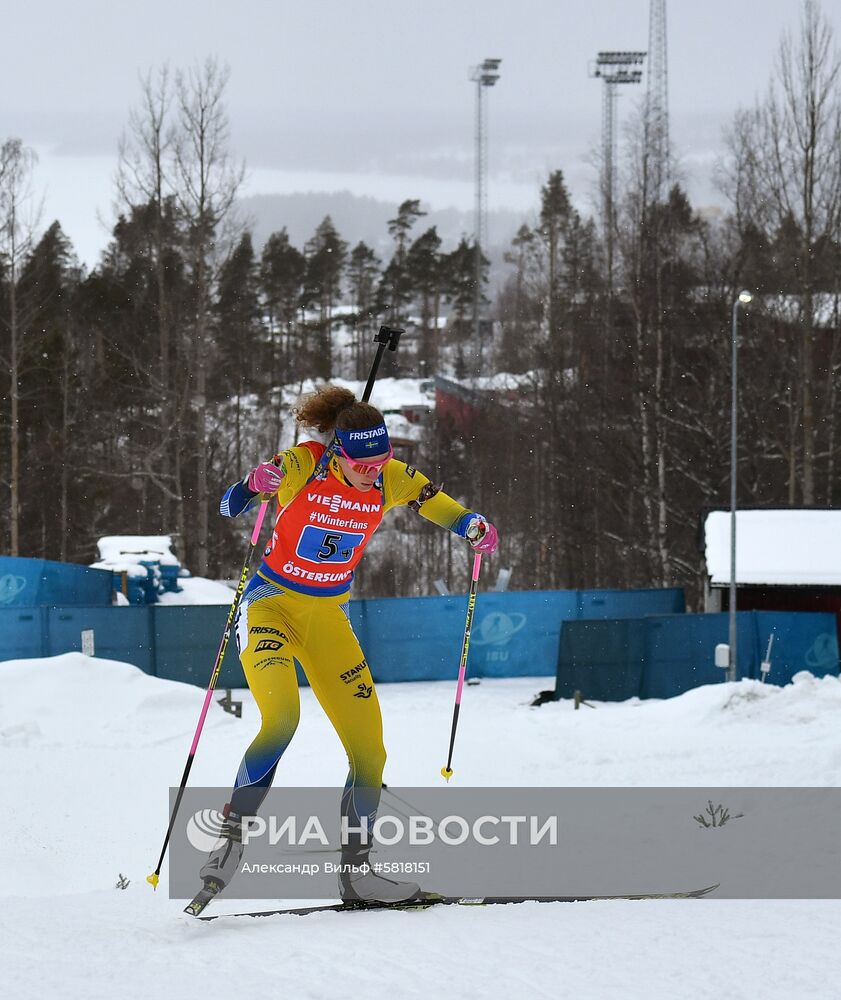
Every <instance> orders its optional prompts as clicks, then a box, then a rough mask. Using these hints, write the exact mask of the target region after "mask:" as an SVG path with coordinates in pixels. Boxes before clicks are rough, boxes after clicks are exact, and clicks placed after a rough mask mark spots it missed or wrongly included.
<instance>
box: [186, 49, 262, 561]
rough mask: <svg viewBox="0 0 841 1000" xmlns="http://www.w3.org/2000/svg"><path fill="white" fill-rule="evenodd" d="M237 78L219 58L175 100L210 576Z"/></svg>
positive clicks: (202, 527) (198, 473) (238, 176)
mask: <svg viewBox="0 0 841 1000" xmlns="http://www.w3.org/2000/svg"><path fill="white" fill-rule="evenodd" d="M228 77H229V71H228V69H227V68H223V67H220V66H219V64H218V63H217V61H216V60H215V59H213V58H209V59H207V60H206V61H205V62H204V64H203V65H202V66H201V67H197V68H194V69H192V70H189V71H188V72H186V73H183V72H178V73H177V74H176V78H175V94H176V101H177V105H178V131H177V141H176V146H175V176H174V185H175V196H176V198H177V201H178V205H179V208H180V211H181V213H182V216H183V219H184V223H185V226H186V236H187V256H188V261H189V267H190V272H191V277H192V282H193V294H194V309H193V316H192V334H193V336H192V354H191V357H190V359H189V366H190V372H189V374H190V379H191V382H192V386H193V393H192V398H193V413H194V417H195V422H196V455H195V480H196V495H195V500H196V506H197V508H198V510H197V515H198V517H197V522H198V523H197V530H196V552H195V564H196V569H197V572H198V573H200V574H205V573H207V568H208V530H209V486H208V468H209V467H208V455H207V446H208V401H207V374H208V363H209V358H210V353H211V342H210V327H211V308H212V298H213V288H214V283H215V280H216V276H217V273H218V267H219V263H220V259H221V257H222V253H221V252H220V246H221V245H222V244H223V243H224V242H225V241H226V238H227V240H230V239H231V235H232V234H231V233H230V232H228V233H226V232H225V226H226V224H231V223H232V208H233V205H234V201H235V199H236V196H237V193H238V191H239V189H240V186H241V185H242V181H243V179H244V175H245V167H244V165H242V164H238V163H235V162H234V160H233V159H232V157H231V154H230V151H229V127H228V116H227V112H226V111H225V105H224V102H223V98H224V94H225V87H226V85H227V82H228Z"/></svg>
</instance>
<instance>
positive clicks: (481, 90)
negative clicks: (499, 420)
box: [470, 59, 502, 370]
mask: <svg viewBox="0 0 841 1000" xmlns="http://www.w3.org/2000/svg"><path fill="white" fill-rule="evenodd" d="M501 62H502V60H501V59H485V61H484V62H483V63H481V64H480V65H479V66H471V67H470V79H471V80H472V81H473V83H475V84H476V128H475V131H476V220H475V241H476V247H475V251H476V279H475V283H476V287H475V288H474V291H473V336H474V338H475V342H476V349H477V351H478V355H479V361H478V364H479V369H480V370H481V364H482V338H481V327H480V323H479V312H480V309H481V304H482V248H483V247H484V245H485V241H486V240H487V236H488V190H487V177H488V129H487V114H488V112H487V99H486V97H485V89H486V88H487V87H493V85H494V84H495V83H496V81H497V80H498V79H499V64H500V63H501Z"/></svg>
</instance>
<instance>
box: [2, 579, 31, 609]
mask: <svg viewBox="0 0 841 1000" xmlns="http://www.w3.org/2000/svg"><path fill="white" fill-rule="evenodd" d="M24 590H26V578H25V577H22V576H14V575H13V574H12V573H6V575H5V576H0V604H11V603H12V601H13V600H14V599H15V598H16V597H17V596H18V595H19V594H20V593H21V592H22V591H24Z"/></svg>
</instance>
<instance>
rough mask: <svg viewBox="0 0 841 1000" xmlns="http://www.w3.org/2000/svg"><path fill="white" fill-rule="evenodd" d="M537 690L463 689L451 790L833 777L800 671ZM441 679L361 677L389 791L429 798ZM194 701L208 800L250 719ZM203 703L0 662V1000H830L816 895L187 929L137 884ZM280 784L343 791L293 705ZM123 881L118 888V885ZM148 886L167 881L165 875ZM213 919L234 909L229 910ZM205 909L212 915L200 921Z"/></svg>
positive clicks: (508, 684) (837, 966)
mask: <svg viewBox="0 0 841 1000" xmlns="http://www.w3.org/2000/svg"><path fill="white" fill-rule="evenodd" d="M543 686H545V679H543V678H535V679H516V680H483V681H482V683H481V685H479V686H475V687H474V686H471V687H469V688H467V689H466V690H465V693H464V700H463V707H462V713H461V718H460V722H459V727H460V728H459V734H458V744H457V747H456V759H455V770H456V779H455V780H454V782H453V783H452V785H451V788H452V791H453V794H454V795H457V789H458V783H461V784H463V785H488V786H490V785H525V784H529V785H534V784H540V785H547V786H556V785H557V786H563V785H576V786H614V785H660V786H666V785H689V786H691V785H701V786H703V785H707V786H709V785H772V786H773V785H777V786H785V785H792V786H814V785H836V784H837V783H838V781H837V775H838V773H839V769H841V735H839V725H838V719H839V717H841V681H839V680H838V679H836V678H824V679H821V680H815V679H813V678H811V677H810V676H808V675H799V676H798V678H797V679H796V682H795V683H794V684H792V685H790V686H789V687H787V688H784V689H779V688H775V687H771V686H762V685H760V684H758V683H756V682H750V681H744V682H740V683H739V684H734V685H727V684H721V685H718V686H715V687H708V688H700V689H697V690H695V691H691V692H689V693H687V694H685V695H683V696H681V697H680V698H675V699H673V700H671V701H667V702H644V703H640V702H628V703H624V704H611V705H598V707H597V708H596V709H595V710H591V709H588V708H582V709H581V710H580V711H577V712H576V711H573V708H572V705H571V704H570V703H569V702H560V703H553V704H547V705H544V706H542V707H540V708H532V707H530V705H529V702H530V700H531V698H532V697H533V696H534V694H535V693H536V692H537V691H538V690H540V688H541V687H543ZM453 693H454V685H453V684H451V683H424V684H395V685H381V686H380V689H379V695H380V700H381V702H382V706H383V713H384V719H385V728H386V745H387V746H388V748H389V760H388V763H387V765H386V774H385V780H386V782H387V783H388V784H390V785H403V786H408V785H434V784H438V783H440V781H441V779H440V777H439V774H438V771H439V768H440V766H441V763H442V757H443V755H444V754H445V751H446V746H447V739H448V736H449V727H450V720H451V712H452V699H453ZM236 697H242V699H243V702H244V704H243V716H242V718H241V719H237V718H235V717H233V716H231V715H228V714H226V713H224V712H223V711H222V710H221V709H219V708H217V707H215V706H214V709H213V710H212V711H211V713H210V715H209V717H208V722H207V726H206V728H205V732H204V736H203V738H202V743H201V745H200V747H199V752H198V756H197V758H196V763H195V766H194V768H193V773H192V776H191V784H194V785H226V784H228V783H229V782H230V781H231V780H232V779H233V776H234V772H235V770H236V767H237V765H238V763H239V759H240V756H241V753H242V751H243V749H244V747H245V746H246V745H247V743H248V742H249V741H250V739H251V736H252V735H253V733H254V731H255V729H256V726H257V723H258V719H257V712H256V708H255V706H254V704H253V702H252V701H251V699H250V696H249V694H248V692H239V693H237V695H236ZM202 699H203V692H202V691H201V690H199V689H197V688H193V687H190V686H187V685H182V684H177V683H173V682H169V681H163V680H159V679H157V678H152V677H148V676H146V675H145V674H143V673H142V672H141V671H139V670H137V669H136V668H134V667H131V666H129V665H126V664H120V663H115V662H112V661H106V660H100V659H89V658H87V657H85V656H83V655H81V654H77V653H69V654H65V655H63V656H59V657H54V658H51V659H46V660H22V661H9V662H5V663H0V777H1V778H2V783H3V788H4V792H5V800H6V802H7V804H9V805H10V806H11V809H10V810H9V811H8V812H7V815H6V821H5V823H4V824H3V836H2V844H3V846H4V848H5V850H4V862H5V863H4V865H3V879H2V896H3V899H2V906H0V942H2V954H3V963H2V968H3V973H2V975H3V995H4V996H9V997H11V998H22V1000H23V998H30V997H32V998H34V997H39V998H40V997H47V998H51V1000H60V998H74V1000H75V998H86V1000H94V998H99V997H102V998H105V997H107V998H113V997H120V998H126V1000H133V998H138V1000H139V998H143V1000H149V998H157V997H165V998H170V997H183V996H195V995H203V994H205V993H209V992H211V991H212V992H213V993H214V994H225V993H234V994H236V995H239V996H242V995H252V994H253V995H258V996H260V995H275V994H277V995H281V996H284V997H289V998H301V997H311V998H318V1000H325V998H332V997H337V996H344V995H347V994H351V995H361V996H365V997H366V998H377V997H383V998H385V997H388V998H403V997H407V998H414V997H418V998H421V997H423V998H427V997H429V996H430V995H445V996H447V997H453V998H462V997H465V998H467V997H470V998H472V997H476V998H482V1000H496V998H500V1000H502V998H509V997H510V998H515V997H521V996H523V997H572V998H576V1000H590V998H594V1000H595V998H598V1000H602V998H607V997H610V998H614V997H621V998H633V1000H635V998H656V1000H660V998H662V1000H667V998H683V997H686V998H690V997H691V998H693V1000H694V998H707V997H710V998H712V997H715V998H721V997H725V998H734V997H745V998H747V997H750V998H754V997H762V998H763V1000H767V998H777V997H779V998H795V997H797V998H799V997H806V996H808V997H820V998H824V997H826V998H830V997H836V996H837V995H838V993H837V989H838V986H837V984H838V980H839V973H841V961H840V960H839V957H838V954H839V945H838V941H837V925H838V921H839V918H841V904H839V903H838V902H836V901H804V900H787V901H767V900H766V901H750V900H744V901H738V900H724V899H718V900H716V899H707V900H704V901H680V902H676V901H646V902H621V901H610V902H607V901H605V902H596V903H582V904H555V905H551V904H524V905H521V906H516V907H491V908H486V909H476V910H469V911H468V910H465V909H463V908H440V909H433V910H429V911H425V912H406V913H399V912H398V913H387V912H386V913H383V912H371V913H361V914H354V915H352V916H347V915H345V914H331V913H327V914H322V915H318V916H313V917H307V918H306V919H298V918H289V917H286V918H284V917H281V918H273V919H266V920H263V921H257V922H255V921H247V920H234V919H232V920H225V919H220V920H217V921H213V922H211V923H200V922H197V921H194V920H192V919H191V918H189V917H187V916H185V915H183V914H182V912H181V910H182V906H183V903H182V902H180V901H178V900H169V899H167V897H166V891H165V887H164V880H162V886H161V888H160V889H159V890H158V892H157V893H153V892H152V890H151V889H150V887H149V886H148V885H147V884H146V881H145V876H146V875H147V874H148V873H149V871H151V870H152V869H153V868H154V866H155V863H156V861H157V857H158V853H159V850H160V845H161V840H162V837H163V833H164V831H165V829H166V822H167V808H168V807H167V789H168V787H169V786H170V785H171V784H175V783H177V781H178V779H179V777H180V775H181V771H182V769H183V764H184V759H185V755H186V752H187V749H188V747H189V744H190V740H191V738H192V734H193V731H194V728H195V724H196V719H197V717H198V712H199V709H200V706H201V702H202ZM301 699H302V721H301V726H300V728H299V730H298V733H297V735H296V738H295V740H294V741H293V744H292V746H291V747H290V749H289V751H288V752H287V755H286V757H285V758H284V761H283V762H282V765H281V768H280V771H279V774H278V780H277V784H286V785H295V784H302V785H333V786H340V785H341V784H342V783H343V781H344V775H345V766H346V765H345V760H344V755H343V752H342V750H341V747H340V746H339V743H338V740H337V739H336V737H335V735H334V734H333V732H332V730H331V728H330V725H329V723H328V722H327V720H326V718H325V716H324V715H323V713H322V712H321V710H320V709H319V707H318V705H317V704H316V702H315V700H314V696H313V694H312V691H311V690H310V689H309V688H307V689H304V690H303V691H302V692H301ZM120 873H122V874H123V875H124V876H126V877H127V878H128V879H130V880H131V881H130V885H129V887H128V888H127V889H126V890H125V891H120V890H118V889H117V888H115V883H116V881H117V878H118V875H119V874H120ZM164 875H165V871H164ZM228 905H229V907H230V908H231V909H236V908H238V907H237V905H236V904H234V903H229V904H228ZM216 909H217V912H221V911H222V910H223V905H222V901H221V900H220V901H219V903H218V904H217V906H216Z"/></svg>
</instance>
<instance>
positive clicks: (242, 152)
mask: <svg viewBox="0 0 841 1000" xmlns="http://www.w3.org/2000/svg"><path fill="white" fill-rule="evenodd" d="M8 8H9V9H7V10H6V11H5V12H4V24H3V34H4V37H5V39H6V40H7V44H6V45H4V51H3V62H4V67H3V68H4V73H3V77H4V80H5V81H6V85H5V86H4V87H3V89H2V94H0V138H3V137H7V136H12V135H15V136H20V137H21V138H22V139H23V140H24V142H26V143H27V144H28V145H30V146H33V147H35V148H36V150H37V151H38V153H39V157H40V160H39V166H38V170H37V173H36V177H35V181H36V186H37V187H38V189H39V190H41V191H43V192H45V209H46V211H45V221H47V222H49V221H51V220H52V219H53V218H58V219H59V220H60V222H61V223H62V226H63V227H64V229H65V231H66V232H67V233H68V235H69V236H70V237H71V239H72V240H73V242H74V245H75V247H76V250H77V252H78V253H79V255H80V257H81V258H82V259H83V260H84V261H86V262H87V263H88V264H92V263H94V262H95V260H96V257H97V255H98V252H99V250H100V249H101V248H102V247H103V246H104V244H105V242H106V240H107V232H106V230H105V228H104V226H103V222H104V223H105V224H108V223H110V221H111V220H112V218H113V211H112V200H113V185H112V182H111V177H112V174H113V171H114V167H115V163H116V148H117V140H118V137H119V134H120V132H121V130H122V129H123V128H124V126H125V124H126V121H127V118H128V112H129V109H130V108H131V107H132V106H133V105H135V104H136V103H137V100H138V96H139V85H138V75H139V74H142V73H146V72H148V71H149V70H150V69H154V68H156V67H158V66H160V65H161V64H163V63H164V62H169V63H170V65H171V66H172V67H184V68H186V67H189V66H191V65H194V64H195V63H196V62H198V61H202V60H203V59H204V58H205V57H206V56H208V55H215V56H217V57H218V58H219V60H220V61H221V62H224V63H227V64H228V65H229V67H230V71H231V77H230V83H229V87H228V92H227V107H228V112H229V117H230V121H231V128H232V146H233V150H234V152H235V153H236V154H237V155H239V156H240V157H242V158H243V159H244V160H245V161H246V164H247V167H248V171H249V174H248V182H247V184H248V187H247V190H248V193H258V192H259V193H268V192H272V191H277V192H281V193H288V192H292V191H308V190H313V191H318V190H325V191H335V190H342V189H348V190H351V191H354V192H356V193H359V194H369V195H375V196H379V197H383V198H388V199H391V200H402V199H403V198H415V197H416V198H421V199H422V200H424V201H425V202H427V203H428V204H430V205H431V206H432V207H434V208H444V207H447V206H448V205H455V206H457V207H461V208H469V207H470V206H471V205H472V199H473V113H474V98H475V85H472V84H470V83H469V82H468V67H469V66H471V65H473V64H476V63H479V62H481V61H482V59H484V58H486V57H497V58H501V59H502V65H501V68H500V71H501V79H500V81H499V83H498V84H497V86H496V87H495V88H494V89H493V90H492V91H491V92H490V94H489V97H490V100H489V140H488V146H489V166H490V185H489V195H490V205H491V207H493V206H494V205H498V206H507V207H513V208H516V209H519V210H522V211H523V212H524V213H526V212H528V211H530V210H533V208H534V206H536V204H537V198H538V192H539V187H540V184H541V183H542V182H543V180H544V179H545V176H546V174H547V172H548V171H549V170H550V169H557V168H560V169H562V170H563V171H564V173H565V175H566V176H567V178H568V181H569V183H570V186H571V187H572V190H573V194H574V196H575V198H576V201H577V203H578V204H579V205H580V206H581V207H582V208H587V207H588V205H589V204H590V202H591V199H592V190H593V186H594V168H593V167H592V166H591V165H590V163H589V159H588V157H589V155H590V154H591V152H592V150H593V148H594V147H595V146H596V145H597V143H598V140H599V134H600V124H601V84H600V83H599V82H598V81H597V80H593V79H588V63H589V61H590V60H591V59H592V58H593V57H594V56H595V54H596V52H597V51H598V50H600V49H646V48H647V44H648V0H582V2H578V3H573V2H571V0H481V2H479V0H412V2H409V0H389V2H385V0H306V2H304V0H273V2H268V0H260V2H254V0H251V2H249V0H240V2H239V3H238V4H236V5H234V4H233V3H231V2H230V0H228V2H225V3H221V2H217V0H167V2H163V0H144V2H143V3H138V4H133V5H131V6H129V5H128V4H123V3H120V2H119V0H116V2H115V0H110V2H95V0H76V2H75V3H72V4H71V3H67V2H66V0H62V2H61V3H59V2H50V0H30V2H29V3H28V4H23V3H16V4H13V5H8ZM823 10H824V13H825V14H826V15H827V16H828V18H829V19H830V21H831V22H832V23H833V27H834V30H835V33H836V42H841V2H839V0H825V2H824V3H823ZM799 15H800V3H799V2H798V0H704V3H703V4H699V3H697V2H694V0H669V2H668V44H669V99H670V112H671V127H672V136H673V139H674V144H675V147H676V152H677V153H678V154H679V155H680V156H681V158H682V160H683V163H684V172H685V175H686V179H687V183H688V186H689V188H690V191H691V193H692V195H693V198H694V200H695V203H696V204H698V205H704V204H709V203H712V202H714V201H715V199H716V197H717V196H716V194H715V191H714V188H713V185H712V183H711V180H710V168H711V164H712V162H713V161H714V159H715V157H716V155H718V154H720V152H721V129H722V127H723V126H724V125H725V124H726V123H727V122H728V121H729V120H730V118H731V117H732V114H733V112H734V111H735V110H736V108H737V107H739V106H744V105H748V104H751V103H752V102H753V100H754V99H755V97H756V96H757V95H758V94H759V93H761V92H763V91H764V90H765V88H766V86H767V83H768V79H769V77H770V74H771V71H772V66H773V61H774V58H775V54H776V51H777V47H778V45H779V39H780V35H781V33H782V32H783V30H785V29H786V28H789V29H796V27H797V23H798V19H799ZM10 40H11V44H9V41H10ZM635 90H636V91H638V93H637V94H634V91H635ZM641 93H642V88H641V87H640V88H633V87H626V88H624V91H623V97H622V98H621V100H620V102H619V114H620V118H621V117H623V116H624V117H627V115H628V112H629V111H630V109H631V105H632V103H633V101H634V100H636V99H637V98H638V97H639V96H641ZM98 217H99V219H100V220H102V221H98Z"/></svg>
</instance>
